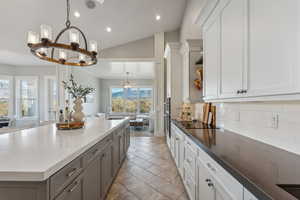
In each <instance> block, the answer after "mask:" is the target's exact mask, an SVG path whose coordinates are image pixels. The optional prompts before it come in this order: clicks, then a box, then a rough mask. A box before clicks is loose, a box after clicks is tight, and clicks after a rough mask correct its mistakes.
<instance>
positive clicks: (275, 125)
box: [270, 113, 279, 129]
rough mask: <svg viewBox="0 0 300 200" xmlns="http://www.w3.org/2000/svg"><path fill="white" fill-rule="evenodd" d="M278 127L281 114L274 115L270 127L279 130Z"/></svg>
mask: <svg viewBox="0 0 300 200" xmlns="http://www.w3.org/2000/svg"><path fill="white" fill-rule="evenodd" d="M278 125H279V114H278V113H273V114H272V118H271V121H270V127H271V128H274V129H278Z"/></svg>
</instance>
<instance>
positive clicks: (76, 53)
mask: <svg viewBox="0 0 300 200" xmlns="http://www.w3.org/2000/svg"><path fill="white" fill-rule="evenodd" d="M66 1H67V20H66V23H65V24H66V27H65V28H64V29H63V30H61V31H60V32H59V34H58V35H57V37H56V38H55V40H54V41H52V28H51V27H50V26H48V25H44V24H43V25H41V27H40V29H41V30H40V31H41V32H40V35H39V34H37V33H36V32H33V31H29V32H28V38H27V45H28V47H29V48H30V51H31V53H32V54H33V55H35V56H36V57H38V58H40V59H42V60H45V61H48V62H53V63H58V64H62V65H70V66H81V67H86V66H91V65H95V64H96V63H97V52H98V51H97V49H98V48H97V42H96V41H90V42H89V49H88V44H87V39H86V36H85V35H84V33H83V32H82V31H81V30H80V29H79V28H77V27H76V26H72V25H71V21H70V0H66ZM67 31H68V32H69V41H70V43H69V44H65V43H59V39H60V38H61V36H63V35H64V34H65V33H66V32H67ZM80 36H81V37H82V38H83V42H84V44H83V47H80ZM55 50H57V51H55ZM49 51H50V53H49Z"/></svg>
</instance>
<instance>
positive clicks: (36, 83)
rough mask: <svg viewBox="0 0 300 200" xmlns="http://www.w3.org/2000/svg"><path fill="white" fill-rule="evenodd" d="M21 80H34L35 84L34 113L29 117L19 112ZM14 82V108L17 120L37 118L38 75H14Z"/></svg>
mask: <svg viewBox="0 0 300 200" xmlns="http://www.w3.org/2000/svg"><path fill="white" fill-rule="evenodd" d="M23 80H25V81H26V80H28V81H32V80H33V81H35V85H36V108H35V110H36V113H35V115H34V116H30V117H23V116H22V114H21V109H20V107H21V101H20V100H21V85H20V84H21V81H23ZM15 84H16V87H15V88H16V92H15V93H16V103H15V104H16V105H15V109H16V116H17V119H19V120H37V119H39V77H38V76H15Z"/></svg>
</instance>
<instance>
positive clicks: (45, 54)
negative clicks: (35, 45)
mask: <svg viewBox="0 0 300 200" xmlns="http://www.w3.org/2000/svg"><path fill="white" fill-rule="evenodd" d="M47 52H48V49H46V48H40V49H39V53H40V54H41V55H42V56H47Z"/></svg>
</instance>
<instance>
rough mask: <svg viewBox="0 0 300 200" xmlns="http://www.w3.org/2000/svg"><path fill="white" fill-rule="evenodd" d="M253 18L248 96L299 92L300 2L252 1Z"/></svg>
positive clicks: (281, 0) (250, 33) (295, 0)
mask: <svg viewBox="0 0 300 200" xmlns="http://www.w3.org/2000/svg"><path fill="white" fill-rule="evenodd" d="M249 17H250V18H249V70H248V95H249V96H260V95H276V94H288V93H293V92H296V91H299V90H298V89H299V87H298V86H299V84H298V83H299V64H300V62H299V59H300V56H299V53H300V52H299V46H300V1H299V0H276V1H274V0H249ZM297 79H298V80H297Z"/></svg>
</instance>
